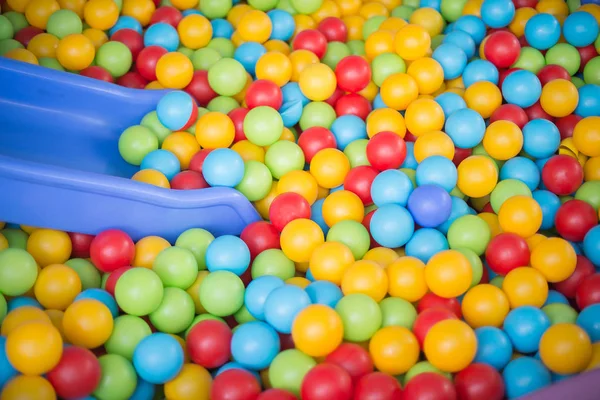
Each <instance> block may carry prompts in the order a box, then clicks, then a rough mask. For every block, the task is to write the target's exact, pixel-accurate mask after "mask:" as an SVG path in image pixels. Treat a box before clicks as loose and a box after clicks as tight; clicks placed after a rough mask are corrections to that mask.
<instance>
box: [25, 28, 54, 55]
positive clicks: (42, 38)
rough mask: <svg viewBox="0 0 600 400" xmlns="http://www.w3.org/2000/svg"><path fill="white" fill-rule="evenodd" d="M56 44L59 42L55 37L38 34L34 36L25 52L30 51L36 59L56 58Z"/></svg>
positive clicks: (47, 34)
mask: <svg viewBox="0 0 600 400" xmlns="http://www.w3.org/2000/svg"><path fill="white" fill-rule="evenodd" d="M58 42H59V40H58V38H57V37H56V36H54V35H51V34H49V33H40V34H39V35H35V36H34V37H33V38H32V39H31V40H30V41H29V44H28V45H27V50H29V51H31V52H32V53H33V55H34V56H36V57H37V58H41V57H49V58H54V57H55V56H56V49H57V47H58Z"/></svg>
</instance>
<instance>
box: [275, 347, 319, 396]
mask: <svg viewBox="0 0 600 400" xmlns="http://www.w3.org/2000/svg"><path fill="white" fill-rule="evenodd" d="M315 365H317V362H316V361H315V360H314V359H313V358H312V357H309V356H307V355H306V354H304V353H303V352H301V351H300V350H296V349H289V350H284V351H282V352H281V353H279V354H277V356H275V358H274V359H273V362H272V363H271V366H270V367H269V381H270V382H271V386H272V387H274V388H276V389H284V390H287V391H289V392H292V393H293V394H294V395H296V396H299V395H300V386H301V385H302V380H303V379H304V376H305V375H306V374H307V373H308V371H310V370H311V369H312V368H313V367H314V366H315Z"/></svg>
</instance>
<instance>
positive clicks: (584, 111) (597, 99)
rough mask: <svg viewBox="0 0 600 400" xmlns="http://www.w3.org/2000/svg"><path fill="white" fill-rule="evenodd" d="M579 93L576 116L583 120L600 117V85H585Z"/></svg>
mask: <svg viewBox="0 0 600 400" xmlns="http://www.w3.org/2000/svg"><path fill="white" fill-rule="evenodd" d="M578 91H579V102H578V103H577V108H575V114H577V115H579V116H580V117H583V118H586V117H598V116H600V85H594V84H588V85H583V86H582V87H580V88H579V89H578Z"/></svg>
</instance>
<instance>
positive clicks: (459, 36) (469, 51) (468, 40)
mask: <svg viewBox="0 0 600 400" xmlns="http://www.w3.org/2000/svg"><path fill="white" fill-rule="evenodd" d="M442 43H449V44H453V45H455V46H458V47H460V49H461V50H462V51H464V52H465V55H466V56H467V60H470V59H471V58H472V57H473V56H474V55H475V49H476V45H475V40H473V38H472V37H471V35H469V34H468V33H467V32H464V31H462V30H460V29H458V30H453V31H452V32H449V33H448V34H447V35H446V36H445V37H444V39H443V40H442Z"/></svg>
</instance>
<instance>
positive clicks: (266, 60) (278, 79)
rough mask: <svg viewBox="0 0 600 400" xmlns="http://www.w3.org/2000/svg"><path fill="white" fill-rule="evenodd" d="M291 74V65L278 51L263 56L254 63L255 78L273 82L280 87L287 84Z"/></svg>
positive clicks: (285, 56) (286, 57)
mask: <svg viewBox="0 0 600 400" xmlns="http://www.w3.org/2000/svg"><path fill="white" fill-rule="evenodd" d="M292 73H293V65H292V62H291V60H290V59H289V58H288V56H287V55H285V54H283V53H280V52H278V51H270V52H268V53H265V54H263V55H262V56H260V58H259V59H258V62H257V63H256V77H257V78H258V79H265V80H269V81H272V82H274V83H275V84H277V86H279V87H282V86H284V85H285V84H287V83H288V82H289V81H290V79H291V77H292Z"/></svg>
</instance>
